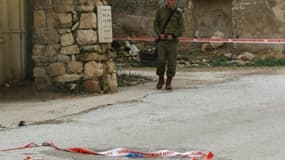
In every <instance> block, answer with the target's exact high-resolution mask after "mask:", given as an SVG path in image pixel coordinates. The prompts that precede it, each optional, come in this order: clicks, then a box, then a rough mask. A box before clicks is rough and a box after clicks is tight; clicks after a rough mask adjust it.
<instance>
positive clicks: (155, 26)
mask: <svg viewBox="0 0 285 160" xmlns="http://www.w3.org/2000/svg"><path fill="white" fill-rule="evenodd" d="M160 23H161V20H160V12H159V11H157V12H156V15H155V20H154V22H153V30H154V32H155V34H156V35H157V36H160V34H161V30H160Z"/></svg>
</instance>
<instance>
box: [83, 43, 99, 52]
mask: <svg viewBox="0 0 285 160" xmlns="http://www.w3.org/2000/svg"><path fill="white" fill-rule="evenodd" d="M81 50H82V51H83V52H97V53H101V52H102V49H101V46H100V45H88V46H81Z"/></svg>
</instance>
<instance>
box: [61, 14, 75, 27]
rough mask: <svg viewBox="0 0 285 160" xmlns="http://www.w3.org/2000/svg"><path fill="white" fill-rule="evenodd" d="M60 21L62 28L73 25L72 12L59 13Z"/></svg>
mask: <svg viewBox="0 0 285 160" xmlns="http://www.w3.org/2000/svg"><path fill="white" fill-rule="evenodd" d="M58 23H59V27H60V28H71V27H72V14H71V13H59V14H58Z"/></svg>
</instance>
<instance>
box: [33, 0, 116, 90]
mask: <svg viewBox="0 0 285 160" xmlns="http://www.w3.org/2000/svg"><path fill="white" fill-rule="evenodd" d="M33 4H34V11H33V12H34V16H33V19H34V34H33V61H34V70H33V72H34V79H35V80H34V84H35V87H36V88H37V89H46V88H50V87H51V86H57V87H61V88H62V87H63V88H67V89H70V90H78V89H85V90H87V91H90V92H96V93H101V92H102V91H104V92H115V91H116V90H117V87H118V85H117V77H116V71H115V65H114V63H113V61H112V54H111V53H110V52H109V49H110V47H111V45H110V44H109V43H103V44H102V43H98V40H97V37H98V33H97V15H96V8H97V5H107V2H106V1H105V0H34V1H33Z"/></svg>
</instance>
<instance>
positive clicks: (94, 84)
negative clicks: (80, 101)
mask: <svg viewBox="0 0 285 160" xmlns="http://www.w3.org/2000/svg"><path fill="white" fill-rule="evenodd" d="M83 87H84V88H85V89H86V90H87V91H88V92H92V93H100V92H101V88H100V83H99V81H98V80H87V81H84V82H83Z"/></svg>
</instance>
